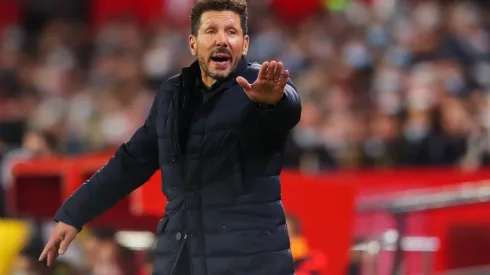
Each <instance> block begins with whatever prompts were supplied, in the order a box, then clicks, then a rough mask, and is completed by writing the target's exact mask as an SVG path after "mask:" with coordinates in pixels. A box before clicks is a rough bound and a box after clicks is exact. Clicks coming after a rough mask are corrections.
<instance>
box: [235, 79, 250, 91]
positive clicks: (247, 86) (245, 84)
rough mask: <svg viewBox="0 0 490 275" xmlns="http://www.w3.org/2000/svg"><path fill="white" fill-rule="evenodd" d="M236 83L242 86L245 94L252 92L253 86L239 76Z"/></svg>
mask: <svg viewBox="0 0 490 275" xmlns="http://www.w3.org/2000/svg"><path fill="white" fill-rule="evenodd" d="M236 82H237V83H238V85H240V87H242V89H243V90H245V92H249V91H251V90H252V84H250V83H248V81H247V80H246V79H245V78H243V77H241V76H239V77H237V78H236Z"/></svg>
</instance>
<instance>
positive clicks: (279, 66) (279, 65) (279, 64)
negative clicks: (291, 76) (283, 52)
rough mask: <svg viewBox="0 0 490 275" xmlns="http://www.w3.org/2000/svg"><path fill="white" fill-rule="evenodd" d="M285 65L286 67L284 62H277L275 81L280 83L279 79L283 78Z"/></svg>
mask: <svg viewBox="0 0 490 275" xmlns="http://www.w3.org/2000/svg"><path fill="white" fill-rule="evenodd" d="M283 67H284V64H282V62H277V66H276V71H275V73H274V78H273V80H274V82H278V83H279V80H280V79H281V75H282V68H283Z"/></svg>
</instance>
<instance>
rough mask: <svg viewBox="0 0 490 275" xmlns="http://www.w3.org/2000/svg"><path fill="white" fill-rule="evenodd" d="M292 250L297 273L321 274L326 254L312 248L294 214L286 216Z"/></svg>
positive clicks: (305, 274) (298, 274) (300, 274)
mask: <svg viewBox="0 0 490 275" xmlns="http://www.w3.org/2000/svg"><path fill="white" fill-rule="evenodd" d="M286 224H287V228H288V234H289V238H290V240H291V252H292V253H293V259H294V268H295V269H296V273H295V274H296V275H320V274H322V273H321V271H322V270H323V269H324V268H325V266H326V260H325V256H324V255H323V253H322V252H320V251H315V250H312V249H311V250H310V249H309V247H308V243H307V241H306V239H305V238H304V237H303V236H302V234H301V229H300V227H301V226H300V223H299V221H298V219H297V218H296V217H294V216H291V215H288V216H287V217H286Z"/></svg>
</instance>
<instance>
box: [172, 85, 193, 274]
mask: <svg viewBox="0 0 490 275" xmlns="http://www.w3.org/2000/svg"><path fill="white" fill-rule="evenodd" d="M180 87H181V92H183V93H184V95H183V96H182V102H180V97H179V96H177V97H176V98H175V99H176V101H177V102H176V103H177V104H176V105H177V108H178V109H175V110H176V116H175V120H174V127H173V132H174V135H173V136H174V145H175V149H176V151H177V152H178V156H179V157H181V158H183V161H184V167H183V171H182V172H183V183H184V197H185V192H186V187H187V158H186V157H185V156H184V154H183V152H182V150H181V147H180V142H179V133H178V132H179V131H178V130H179V129H178V126H179V125H178V121H179V117H180V112H181V110H182V109H183V108H184V107H185V103H186V96H185V89H184V79H183V78H182V77H181V86H180ZM186 147H187V144H186ZM184 207H185V211H184V215H185V221H186V225H185V231H184V232H183V233H184V234H183V238H184V240H183V241H184V243H183V244H182V247H181V249H180V251H179V256H178V258H177V261H176V262H175V264H177V263H178V261H179V258H180V257H181V256H182V255H181V254H182V250H183V248H184V245H185V246H186V248H187V257H188V259H189V268H190V271H191V274H189V275H192V274H193V266H192V257H191V248H190V245H188V241H187V237H188V234H189V233H188V230H187V218H188V216H187V202H186V200H185V198H184ZM175 264H174V268H173V269H175ZM173 269H172V272H173Z"/></svg>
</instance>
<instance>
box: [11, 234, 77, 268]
mask: <svg viewBox="0 0 490 275" xmlns="http://www.w3.org/2000/svg"><path fill="white" fill-rule="evenodd" d="M43 246H44V242H43V241H42V239H41V238H39V237H37V236H33V237H32V238H31V239H30V240H29V241H28V242H27V244H26V245H25V246H24V248H23V249H22V250H21V251H20V253H19V256H18V257H17V259H16V260H15V261H14V267H13V272H12V275H81V273H79V271H78V270H76V269H75V268H74V267H72V266H71V265H69V264H68V263H66V262H64V261H58V262H57V263H56V264H55V265H53V266H50V267H48V266H46V265H43V264H42V263H41V262H39V261H38V255H39V253H41V252H42V249H43Z"/></svg>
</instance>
